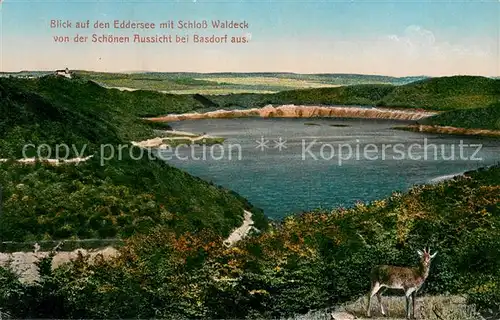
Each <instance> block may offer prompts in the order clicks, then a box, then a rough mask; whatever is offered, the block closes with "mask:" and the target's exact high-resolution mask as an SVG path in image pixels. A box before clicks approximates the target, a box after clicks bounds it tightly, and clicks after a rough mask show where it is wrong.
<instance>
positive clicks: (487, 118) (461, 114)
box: [419, 103, 500, 130]
mask: <svg viewBox="0 0 500 320" xmlns="http://www.w3.org/2000/svg"><path fill="white" fill-rule="evenodd" d="M419 123H422V124H428V125H439V126H450V127H458V128H468V129H489V130H500V103H495V104H492V105H490V106H488V107H483V108H473V109H459V110H451V111H447V112H444V113H441V114H438V115H436V116H433V117H431V118H428V119H424V120H422V121H419Z"/></svg>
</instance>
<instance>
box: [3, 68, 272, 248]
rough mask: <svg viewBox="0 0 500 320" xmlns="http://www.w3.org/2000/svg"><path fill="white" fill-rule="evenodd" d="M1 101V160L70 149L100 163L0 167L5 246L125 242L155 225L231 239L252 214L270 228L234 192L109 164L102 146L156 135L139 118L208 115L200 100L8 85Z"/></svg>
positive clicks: (124, 161)
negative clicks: (193, 111)
mask: <svg viewBox="0 0 500 320" xmlns="http://www.w3.org/2000/svg"><path fill="white" fill-rule="evenodd" d="M0 97H1V98H0V114H1V115H2V117H1V118H0V132H1V134H2V135H1V139H0V158H11V159H12V158H15V159H19V158H21V157H22V149H23V146H25V145H27V144H33V145H35V146H40V145H41V144H47V145H49V146H51V147H52V148H53V149H52V150H54V148H55V146H56V144H62V143H64V144H66V145H68V146H69V147H71V148H72V146H73V145H75V147H76V150H78V153H79V152H80V151H82V150H84V154H83V155H84V156H87V155H94V157H93V158H92V159H91V160H90V161H88V162H85V163H80V164H78V165H74V164H72V165H63V166H57V167H56V166H51V165H48V164H40V163H38V164H36V165H29V164H20V163H15V162H13V161H9V162H0V185H1V187H2V189H3V210H2V215H0V235H1V239H0V240H2V241H31V240H40V239H46V240H50V239H67V238H77V239H83V238H123V237H128V236H130V235H132V234H135V233H138V232H139V233H141V232H147V231H148V230H149V229H150V228H151V227H152V226H155V225H164V226H167V227H168V228H170V229H172V230H173V231H176V232H185V231H198V230H201V229H205V228H206V229H211V230H213V231H214V232H216V233H217V234H220V235H224V236H225V235H227V234H229V233H230V231H231V230H232V229H233V228H234V227H236V226H238V225H239V224H241V222H242V217H243V210H244V209H250V210H252V211H254V213H255V218H256V219H257V221H260V222H261V224H260V225H261V227H263V226H264V224H265V222H264V219H263V215H262V213H261V212H260V211H258V210H256V209H253V208H252V207H251V205H250V204H249V203H247V201H246V200H245V199H243V198H242V197H240V196H238V195H237V194H235V193H234V192H232V191H229V190H226V189H222V188H220V187H217V186H214V185H212V184H210V183H208V182H205V181H202V180H200V179H198V178H195V177H192V176H190V175H188V174H187V173H184V172H182V171H180V170H178V169H176V168H173V167H171V166H169V165H168V164H166V163H164V162H163V161H160V160H149V159H148V157H147V156H145V157H143V158H142V159H141V160H134V159H132V158H131V156H130V154H129V152H123V156H122V158H121V159H119V158H118V157H114V158H113V159H111V160H109V161H105V162H104V165H101V159H100V154H99V152H98V151H99V150H100V145H101V144H110V145H114V146H116V145H118V144H128V145H130V140H139V139H142V138H150V137H151V136H152V134H153V131H152V128H150V127H149V126H148V125H147V124H145V123H144V122H142V121H141V120H140V119H139V118H138V117H137V115H140V113H141V112H151V110H155V112H156V111H158V110H160V109H161V110H163V111H164V112H183V111H187V110H186V108H188V106H190V107H191V108H197V107H200V106H201V105H200V104H199V102H197V101H196V100H194V99H193V98H192V97H177V96H173V95H164V94H161V93H154V92H141V91H137V92H121V91H118V90H108V89H104V88H102V87H100V86H98V85H96V84H94V83H93V82H89V81H84V80H68V79H64V78H57V77H53V76H47V77H44V78H39V79H33V80H32V79H15V78H4V79H0ZM83 146H86V148H85V149H83ZM27 150H28V151H29V152H31V153H33V152H34V150H35V148H28V149H27ZM126 151H128V149H127V150H126ZM78 153H75V154H71V155H70V157H73V156H76V155H80V154H78ZM28 156H33V154H28ZM136 156H137V154H136Z"/></svg>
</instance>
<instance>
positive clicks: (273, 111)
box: [146, 105, 437, 122]
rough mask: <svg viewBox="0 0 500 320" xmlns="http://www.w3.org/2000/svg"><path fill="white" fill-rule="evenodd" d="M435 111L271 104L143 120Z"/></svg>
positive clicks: (414, 115)
mask: <svg viewBox="0 0 500 320" xmlns="http://www.w3.org/2000/svg"><path fill="white" fill-rule="evenodd" d="M436 114H437V112H429V111H421V110H413V109H408V110H398V109H388V108H362V107H327V106H301V105H283V106H278V107H273V106H271V105H268V106H265V107H263V108H252V109H240V110H216V111H210V112H205V113H184V114H168V115H166V116H160V117H154V118H146V120H150V121H157V122H169V121H181V120H192V119H212V118H243V117H262V118H315V117H325V118H328V117H332V118H366V119H390V120H420V119H423V118H428V117H431V116H433V115H436Z"/></svg>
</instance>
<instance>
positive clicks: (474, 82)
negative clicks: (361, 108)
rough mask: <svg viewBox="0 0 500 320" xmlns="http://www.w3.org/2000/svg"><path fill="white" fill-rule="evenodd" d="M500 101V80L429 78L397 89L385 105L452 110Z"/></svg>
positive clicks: (384, 99) (469, 77)
mask: <svg viewBox="0 0 500 320" xmlns="http://www.w3.org/2000/svg"><path fill="white" fill-rule="evenodd" d="M499 98H500V80H499V79H490V78H484V77H473V76H454V77H441V78H432V79H426V80H422V81H418V82H414V83H410V84H407V85H404V86H399V87H396V88H395V89H394V90H393V91H392V92H391V93H389V94H388V95H387V96H385V97H384V98H383V99H382V101H381V102H380V104H381V105H384V106H394V107H413V108H423V109H430V110H452V109H467V108H476V107H485V106H488V105H490V104H492V103H494V102H498V101H499Z"/></svg>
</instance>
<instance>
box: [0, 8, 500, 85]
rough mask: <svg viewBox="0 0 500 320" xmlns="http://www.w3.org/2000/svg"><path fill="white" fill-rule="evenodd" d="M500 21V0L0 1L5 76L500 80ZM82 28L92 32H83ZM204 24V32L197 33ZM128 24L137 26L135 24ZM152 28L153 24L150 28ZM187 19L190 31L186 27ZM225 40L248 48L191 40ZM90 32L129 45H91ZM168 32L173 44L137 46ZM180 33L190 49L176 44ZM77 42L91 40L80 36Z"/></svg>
mask: <svg viewBox="0 0 500 320" xmlns="http://www.w3.org/2000/svg"><path fill="white" fill-rule="evenodd" d="M499 17H500V3H499V2H498V1H497V0H495V1H494V0H489V1H479V0H470V1H466V2H464V1H446V2H444V1H429V2H409V1H405V2H394V1H388V2H373V1H364V0H326V1H307V2H283V1H276V0H270V1H266V2H247V1H244V0H243V1H238V2H234V1H227V0H223V1H213V0H191V1H165V2H158V1H152V2H116V1H106V2H101V1H93V2H88V1H85V2H82V1H79V0H66V1H55V2H46V1H35V2H30V1H25V0H5V1H2V2H1V4H0V22H1V23H0V34H1V36H0V39H1V41H0V53H1V54H0V71H3V72H15V70H47V71H49V70H56V69H60V68H61V66H67V67H68V68H70V69H73V70H74V69H82V70H89V71H95V72H108V73H133V72H186V73H263V72H265V73H296V74H333V73H340V74H360V75H387V76H391V77H409V76H413V75H415V74H418V75H426V76H427V77H441V76H453V75H472V76H485V77H499V76H500V20H499ZM115 21H118V27H116V23H115ZM214 21H223V22H225V21H234V22H235V25H236V24H238V23H241V26H240V27H238V28H232V27H229V28H221V27H219V26H214V24H213V22H214ZM66 22H68V23H67V24H66ZM76 22H81V23H89V26H87V27H83V28H77V27H76ZM170 22H172V23H171V24H170ZM200 22H206V25H207V26H208V27H203V28H200V27H198V26H194V25H195V24H196V23H200ZM69 23H72V25H71V26H69ZM96 23H97V24H96ZM120 23H124V25H123V26H124V27H121V26H120ZM127 23H137V25H139V27H134V28H132V27H130V26H129V27H127V25H126V24H127ZM148 23H149V24H151V23H155V24H156V27H154V28H146V27H144V25H145V24H148ZM183 23H193V25H192V26H188V27H183V26H182V25H183ZM100 24H104V25H106V24H109V26H105V27H101V26H100ZM95 26H99V27H98V28H95ZM77 35H78V37H77ZM224 35H227V36H228V38H232V37H235V38H245V39H246V40H247V41H245V42H231V41H227V42H222V43H206V42H205V41H201V42H200V41H196V40H195V37H198V38H200V37H201V38H204V37H207V38H209V37H211V36H220V37H223V36H224ZM94 36H96V37H97V38H99V39H101V38H100V37H102V39H108V38H109V37H111V39H115V38H120V37H123V38H127V39H129V40H130V41H125V42H120V41H116V40H106V41H104V40H102V41H101V40H96V41H94ZM136 36H137V37H139V40H137V41H136ZM170 36H171V37H172V38H174V40H173V41H159V40H155V42H154V43H152V42H149V40H148V41H147V42H145V41H142V40H141V37H142V39H146V38H148V39H150V38H151V39H159V38H161V37H170ZM183 36H186V39H188V40H186V42H182V41H178V40H176V39H177V38H176V37H178V38H179V37H183ZM79 37H87V39H88V41H86V42H85V41H80V40H78V41H76V40H75V39H79ZM54 38H56V39H58V38H64V39H68V41H62V42H60V41H55V39H54ZM207 41H208V40H207ZM202 42H203V43H202ZM131 70H139V71H131ZM142 70H144V71H142ZM165 70H167V71H165ZM269 70H274V71H269Z"/></svg>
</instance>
